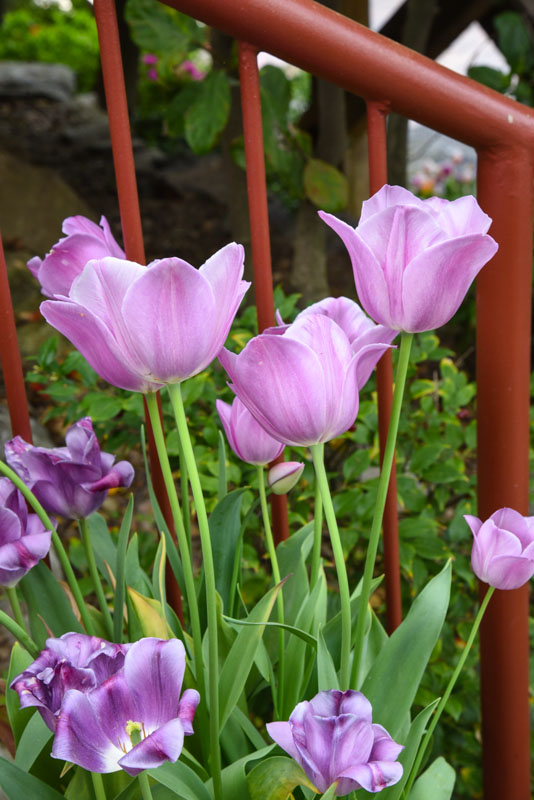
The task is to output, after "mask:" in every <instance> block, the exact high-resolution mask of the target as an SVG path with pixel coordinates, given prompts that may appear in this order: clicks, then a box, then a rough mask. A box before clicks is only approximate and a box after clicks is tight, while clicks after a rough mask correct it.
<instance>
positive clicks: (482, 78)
mask: <svg viewBox="0 0 534 800" xmlns="http://www.w3.org/2000/svg"><path fill="white" fill-rule="evenodd" d="M467 74H468V76H469V77H470V78H472V79H473V80H474V81H478V82H479V83H482V84H483V85H484V86H488V87H489V88H490V89H495V91H496V92H505V91H506V90H507V89H508V87H509V86H510V79H511V77H512V76H511V75H510V74H508V75H506V74H505V73H504V72H501V71H500V70H499V69H494V68H493V67H485V66H482V65H481V66H474V67H469V69H468V70H467Z"/></svg>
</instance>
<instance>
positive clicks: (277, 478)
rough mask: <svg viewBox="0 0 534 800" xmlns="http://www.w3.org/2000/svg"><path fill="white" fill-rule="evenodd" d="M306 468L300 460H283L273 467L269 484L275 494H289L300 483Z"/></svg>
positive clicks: (269, 475)
mask: <svg viewBox="0 0 534 800" xmlns="http://www.w3.org/2000/svg"><path fill="white" fill-rule="evenodd" d="M303 470H304V464H302V462H300V461H283V462H282V463H281V464H275V465H274V467H271V469H270V470H269V473H268V475H267V484H268V486H269V488H270V489H271V490H272V491H273V492H274V493H275V494H287V493H288V492H289V491H291V489H292V488H293V486H295V484H297V483H298V481H299V479H300V476H301V475H302V472H303Z"/></svg>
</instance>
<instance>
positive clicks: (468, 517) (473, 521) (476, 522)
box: [464, 514, 482, 536]
mask: <svg viewBox="0 0 534 800" xmlns="http://www.w3.org/2000/svg"><path fill="white" fill-rule="evenodd" d="M464 519H465V521H466V522H467V524H468V525H469V527H470V528H471V533H472V534H473V536H476V535H477V533H478V532H479V530H480V528H481V527H482V520H481V519H479V518H478V517H474V516H473V515H472V514H464Z"/></svg>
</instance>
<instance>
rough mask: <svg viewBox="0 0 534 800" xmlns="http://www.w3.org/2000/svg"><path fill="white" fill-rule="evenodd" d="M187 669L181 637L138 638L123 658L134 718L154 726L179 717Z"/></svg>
mask: <svg viewBox="0 0 534 800" xmlns="http://www.w3.org/2000/svg"><path fill="white" fill-rule="evenodd" d="M184 671H185V649H184V646H183V644H182V642H181V641H179V640H178V639H169V640H162V639H154V638H146V639H140V640H139V641H138V642H135V643H134V644H133V645H132V646H131V648H130V649H129V650H128V653H127V654H126V658H125V659H124V675H125V679H126V683H127V684H128V688H129V691H130V694H131V697H132V701H133V703H134V704H135V708H136V715H137V716H136V717H135V719H139V720H142V721H143V722H144V723H145V725H146V726H147V728H149V729H153V728H157V727H159V726H160V725H162V724H163V723H165V722H167V721H168V720H169V719H174V718H175V717H177V716H178V702H179V697H180V690H181V688H182V682H183V679H184ZM132 719H133V717H132Z"/></svg>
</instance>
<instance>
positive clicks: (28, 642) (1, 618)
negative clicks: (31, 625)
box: [0, 609, 41, 658]
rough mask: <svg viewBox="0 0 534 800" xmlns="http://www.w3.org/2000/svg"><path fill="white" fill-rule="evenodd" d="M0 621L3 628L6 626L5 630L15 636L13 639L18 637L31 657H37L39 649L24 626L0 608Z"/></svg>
mask: <svg viewBox="0 0 534 800" xmlns="http://www.w3.org/2000/svg"><path fill="white" fill-rule="evenodd" d="M0 623H1V624H2V625H3V626H4V628H7V630H8V631H9V632H10V633H11V634H12V635H13V636H14V637H15V639H18V641H19V642H20V643H21V645H22V646H23V647H24V649H25V650H27V651H28V653H29V654H30V655H31V656H32V658H37V656H38V655H39V653H40V652H41V651H40V650H39V648H38V647H37V645H36V644H35V642H34V641H33V639H32V638H30V636H28V634H27V633H26V631H25V629H24V628H22V627H21V626H20V625H19V624H18V623H16V622H15V620H13V619H11V617H10V616H9V614H6V612H5V611H2V610H1V609H0Z"/></svg>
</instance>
